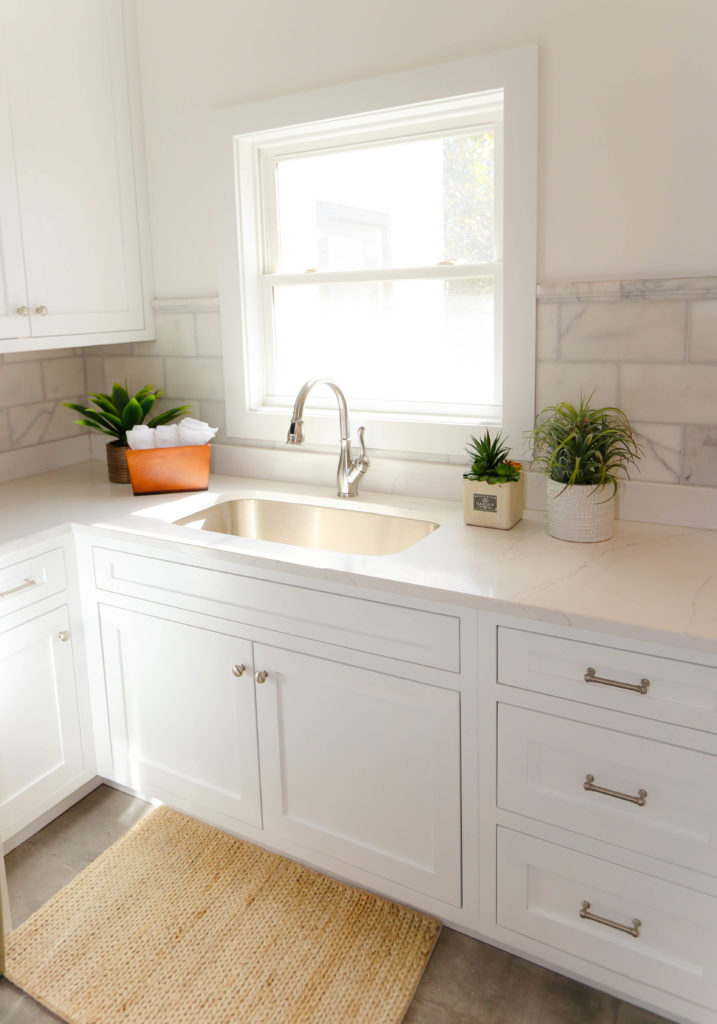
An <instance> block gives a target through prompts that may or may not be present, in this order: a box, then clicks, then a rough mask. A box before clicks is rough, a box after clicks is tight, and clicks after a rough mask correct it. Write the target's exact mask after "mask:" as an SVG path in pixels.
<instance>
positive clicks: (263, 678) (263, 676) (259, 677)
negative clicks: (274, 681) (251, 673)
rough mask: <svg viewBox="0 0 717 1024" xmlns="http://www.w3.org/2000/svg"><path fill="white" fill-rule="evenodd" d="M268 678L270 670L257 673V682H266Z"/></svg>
mask: <svg viewBox="0 0 717 1024" xmlns="http://www.w3.org/2000/svg"><path fill="white" fill-rule="evenodd" d="M268 678H269V673H268V672H263V671H262V672H257V674H256V681H257V683H265V682H266V681H267V679H268Z"/></svg>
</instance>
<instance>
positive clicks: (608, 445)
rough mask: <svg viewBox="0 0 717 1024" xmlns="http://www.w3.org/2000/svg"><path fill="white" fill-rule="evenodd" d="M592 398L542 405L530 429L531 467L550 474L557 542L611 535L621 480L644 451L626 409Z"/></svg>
mask: <svg viewBox="0 0 717 1024" xmlns="http://www.w3.org/2000/svg"><path fill="white" fill-rule="evenodd" d="M591 400H592V395H590V396H589V397H588V398H585V397H584V396H583V395H582V394H581V395H580V401H579V403H578V405H577V407H576V406H574V405H571V404H570V403H569V402H558V404H557V405H551V406H548V407H546V408H545V409H542V410H541V411H540V412H539V413H538V415H537V417H536V420H535V426H534V428H533V430H532V431H531V432H530V437H531V441H532V457H533V466H534V467H536V468H537V469H539V470H541V471H542V472H543V473H545V474H546V476H547V478H548V481H547V505H546V510H547V519H548V533H549V534H550V535H551V537H557V538H558V539H559V540H575V541H599V540H609V539H610V537H612V535H613V533H614V529H615V495H616V494H617V488H618V482H619V480H620V479H621V477H622V475H623V474H624V475H625V476H626V477H627V476H629V467H630V466H631V465H634V464H635V463H636V462H637V460H638V459H639V457H640V456H641V455H642V447H641V445H640V444H639V443H638V441H637V439H636V436H635V433H634V431H633V429H632V427H631V426H630V421H629V420H628V418H627V416H626V415H625V413H624V412H623V411H622V410H621V409H618V408H616V407H615V406H605V407H603V408H600V409H594V408H593V407H592V406H591V404H590V403H591Z"/></svg>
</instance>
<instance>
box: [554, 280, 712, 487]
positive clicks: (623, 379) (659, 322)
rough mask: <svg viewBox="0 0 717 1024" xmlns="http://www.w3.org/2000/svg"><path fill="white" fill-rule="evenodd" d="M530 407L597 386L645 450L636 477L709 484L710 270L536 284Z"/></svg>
mask: <svg viewBox="0 0 717 1024" xmlns="http://www.w3.org/2000/svg"><path fill="white" fill-rule="evenodd" d="M537 332H538V338H537V341H538V344H537V370H536V406H537V408H538V409H541V408H543V407H544V406H546V405H552V404H554V403H555V402H557V401H560V400H566V401H572V402H575V401H577V400H578V398H579V396H580V392H581V391H583V392H584V393H585V394H589V393H591V392H592V391H593V390H594V391H595V400H596V401H597V402H599V403H600V404H603V405H617V406H619V407H620V408H622V409H624V410H625V412H626V413H627V415H628V416H629V417H630V419H631V421H632V423H633V425H634V427H635V428H636V430H637V431H638V432H639V433H640V435H641V437H642V444H643V446H644V448H645V456H644V458H643V459H642V460H641V462H640V464H639V472H638V471H634V472H633V474H632V478H633V479H634V480H642V481H649V482H651V483H674V484H687V485H694V486H702V487H717V278H699V279H690V278H677V279H670V280H646V281H622V282H621V281H614V282H606V281H601V282H587V283H584V284H581V283H577V282H575V283H573V282H570V283H566V284H556V285H547V286H541V288H540V289H539V295H538V316H537Z"/></svg>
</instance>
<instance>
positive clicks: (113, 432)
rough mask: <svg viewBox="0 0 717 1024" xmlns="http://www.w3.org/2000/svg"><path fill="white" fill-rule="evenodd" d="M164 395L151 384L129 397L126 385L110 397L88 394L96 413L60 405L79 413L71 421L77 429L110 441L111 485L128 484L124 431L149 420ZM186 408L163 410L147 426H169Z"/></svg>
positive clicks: (116, 386)
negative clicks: (91, 430)
mask: <svg viewBox="0 0 717 1024" xmlns="http://www.w3.org/2000/svg"><path fill="white" fill-rule="evenodd" d="M163 394H164V392H163V391H161V390H160V389H159V388H155V387H153V386H152V385H151V384H145V386H144V387H143V388H140V390H139V391H138V392H137V394H136V395H130V393H129V391H128V390H127V382H126V381H125V384H124V386H122V385H121V384H117V383H115V384H113V385H112V394H110V395H106V394H104V393H103V392H98V393H96V394H95V393H91V394H90V398H91V399H92V401H93V404H94V405H96V406H97V408H96V409H92V408H91V407H90V408H85V406H83V405H78V404H77V403H76V402H63V403H62V404H63V405H64V406H66V407H67V408H68V409H73V410H74V411H75V412H79V413H80V414H81V416H82V419H80V420H74V422H75V423H77V424H78V425H79V426H82V427H91V428H92V429H93V430H99V431H100V432H101V433H103V434H107V435H109V436H110V437H112V438H114V440H113V441H109V442H108V443H107V472H108V475H109V479H110V482H111V483H115V484H128V483H129V482H130V479H129V470H128V469H127V431H128V430H131V429H132V427H136V426H137V425H138V424H140V423H144V422H145V420H146V419H147V416H149V413H150V411H151V410H152V407H153V406H154V403H155V402H156V401H157V399H158V398H161V396H162V395H163ZM189 408H190V407H189V406H188V405H181V406H177V407H176V408H174V409H167V410H166V412H162V413H159V415H158V416H155V417H154V418H153V419H151V420H150V421H149V423H148V424H147V426H149V427H158V426H161V425H162V424H164V423H171V422H172V421H173V420H176V419H178V418H179V417H180V416H183V415H184V414H185V413H187V412H189Z"/></svg>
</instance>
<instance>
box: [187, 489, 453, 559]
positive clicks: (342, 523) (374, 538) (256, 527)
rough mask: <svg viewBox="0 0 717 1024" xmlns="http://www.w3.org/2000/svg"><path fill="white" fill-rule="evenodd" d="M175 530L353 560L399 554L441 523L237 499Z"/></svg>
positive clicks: (194, 515)
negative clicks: (330, 553) (293, 547)
mask: <svg viewBox="0 0 717 1024" xmlns="http://www.w3.org/2000/svg"><path fill="white" fill-rule="evenodd" d="M175 525H177V526H192V527H194V528H195V529H198V530H211V531H212V532H213V533H229V534H232V535H233V536H235V537H249V538H253V539H254V540H268V541H274V542H277V543H279V544H294V545H296V546H298V547H301V548H320V549H322V550H324V551H342V552H344V553H346V554H350V555H394V554H396V553H397V552H399V551H405V550H406V548H410V547H412V546H413V545H414V544H417V543H418V541H419V540H422V539H423V538H424V537H427V536H428V534H429V533H433V531H434V530H437V529H438V527H439V525H440V524H439V523H431V522H428V521H427V520H424V519H410V518H408V517H407V516H397V515H393V514H391V513H388V512H365V511H362V510H359V509H353V508H333V507H330V506H328V507H327V506H324V505H303V504H300V503H298V502H293V501H281V500H279V499H270V498H232V499H228V500H226V501H218V502H217V503H216V505H212V506H210V508H205V509H202V510H201V511H199V512H193V513H192V515H189V516H184V518H183V519H177V520H176V523H175Z"/></svg>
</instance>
